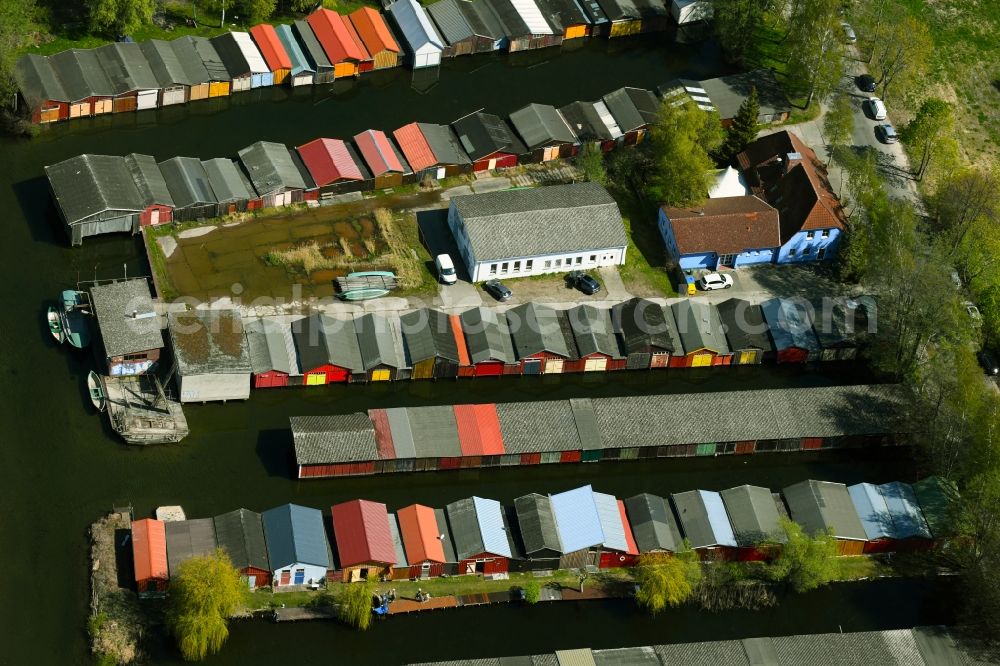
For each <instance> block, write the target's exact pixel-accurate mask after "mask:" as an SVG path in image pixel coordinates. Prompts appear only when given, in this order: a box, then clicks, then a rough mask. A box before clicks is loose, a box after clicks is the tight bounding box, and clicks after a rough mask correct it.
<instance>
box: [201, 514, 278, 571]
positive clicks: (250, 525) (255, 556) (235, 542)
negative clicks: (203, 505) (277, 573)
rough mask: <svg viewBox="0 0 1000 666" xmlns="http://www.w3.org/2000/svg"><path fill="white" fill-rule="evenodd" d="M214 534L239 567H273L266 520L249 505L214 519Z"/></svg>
mask: <svg viewBox="0 0 1000 666" xmlns="http://www.w3.org/2000/svg"><path fill="white" fill-rule="evenodd" d="M212 520H213V523H214V524H215V538H216V541H218V544H219V547H220V548H224V549H225V550H226V552H227V553H228V554H229V559H230V560H232V561H233V566H235V567H236V568H237V569H243V568H246V567H253V568H255V569H263V570H264V571H270V570H271V565H270V563H269V562H268V561H267V545H266V544H265V543H264V524H263V522H262V521H261V517H260V514H259V513H257V512H255V511H250V510H249V509H236V510H235V511H230V512H229V513H224V514H222V515H219V516H216V517H215V518H213V519H212Z"/></svg>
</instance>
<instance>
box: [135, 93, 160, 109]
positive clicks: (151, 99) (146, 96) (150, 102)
mask: <svg viewBox="0 0 1000 666" xmlns="http://www.w3.org/2000/svg"><path fill="white" fill-rule="evenodd" d="M158 96H159V91H158V90H143V91H140V92H139V101H138V107H139V108H140V109H155V108H156V99H157V97H158Z"/></svg>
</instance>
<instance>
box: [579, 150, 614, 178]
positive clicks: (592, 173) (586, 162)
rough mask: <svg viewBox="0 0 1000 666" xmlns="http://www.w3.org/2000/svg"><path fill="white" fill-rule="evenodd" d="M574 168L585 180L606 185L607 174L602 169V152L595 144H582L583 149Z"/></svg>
mask: <svg viewBox="0 0 1000 666" xmlns="http://www.w3.org/2000/svg"><path fill="white" fill-rule="evenodd" d="M576 166H577V167H578V168H579V169H580V171H582V172H583V177H584V178H586V179H587V180H589V181H591V182H594V183H600V184H601V185H607V184H608V172H607V171H606V170H605V168H604V152H603V151H602V150H601V149H600V147H599V146H597V145H596V144H593V143H585V144H583V149H581V150H580V154H579V155H577V157H576Z"/></svg>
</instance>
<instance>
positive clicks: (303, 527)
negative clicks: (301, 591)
mask: <svg viewBox="0 0 1000 666" xmlns="http://www.w3.org/2000/svg"><path fill="white" fill-rule="evenodd" d="M261 518H262V522H263V524H264V538H265V540H266V542H267V558H268V561H269V562H270V565H271V575H272V579H271V580H272V585H273V586H274V587H275V588H278V589H280V588H285V587H288V586H290V585H318V584H319V583H321V582H323V581H325V580H326V572H327V571H328V570H329V569H330V564H331V557H330V543H329V541H327V538H326V529H325V528H324V527H323V514H322V513H321V512H320V510H319V509H313V508H309V507H305V506H299V505H298V504H284V505H282V506H279V507H275V508H273V509H268V510H267V511H265V512H264V513H263V514H261Z"/></svg>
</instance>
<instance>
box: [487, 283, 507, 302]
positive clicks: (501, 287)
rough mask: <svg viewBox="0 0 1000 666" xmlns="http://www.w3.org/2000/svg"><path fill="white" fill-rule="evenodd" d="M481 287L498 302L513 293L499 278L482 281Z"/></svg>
mask: <svg viewBox="0 0 1000 666" xmlns="http://www.w3.org/2000/svg"><path fill="white" fill-rule="evenodd" d="M483 289H485V290H486V293H488V294H489V295H490V296H492V297H493V298H495V299H497V300H498V301H500V302H503V301H506V300H507V299H508V298H510V297H511V296H513V295H514V292H512V291H511V290H510V289H508V288H507V285H505V284H504V283H503V282H501V281H500V280H487V281H486V282H484V283H483Z"/></svg>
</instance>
